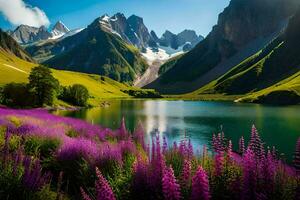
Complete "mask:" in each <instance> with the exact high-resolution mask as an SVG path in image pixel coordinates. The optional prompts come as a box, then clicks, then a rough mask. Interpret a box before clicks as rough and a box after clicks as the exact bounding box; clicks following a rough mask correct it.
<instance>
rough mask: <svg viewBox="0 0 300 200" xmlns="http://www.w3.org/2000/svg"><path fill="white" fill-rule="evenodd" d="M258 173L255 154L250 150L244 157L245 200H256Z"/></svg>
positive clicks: (243, 190)
mask: <svg viewBox="0 0 300 200" xmlns="http://www.w3.org/2000/svg"><path fill="white" fill-rule="evenodd" d="M256 172H257V168H256V162H255V154H254V153H253V151H252V150H251V149H250V148H248V149H247V151H246V152H245V154H244V155H243V177H242V181H243V182H242V196H243V199H245V200H247V199H249V200H251V199H255V196H256V183H257V174H256Z"/></svg>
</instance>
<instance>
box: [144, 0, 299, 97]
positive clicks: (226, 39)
mask: <svg viewBox="0 0 300 200" xmlns="http://www.w3.org/2000/svg"><path fill="white" fill-rule="evenodd" d="M298 5H299V1H297V0H243V1H241V0H231V2H230V4H229V6H228V7H227V8H225V10H224V11H223V12H222V13H221V14H220V15H219V19H218V23H217V25H216V26H214V27H213V29H212V31H211V32H210V33H209V35H208V36H207V37H206V38H205V39H204V40H203V41H202V42H200V43H199V44H198V45H197V46H196V47H195V48H194V49H193V50H191V51H189V52H188V53H186V54H185V55H184V56H182V57H181V58H179V59H178V60H177V61H176V62H173V63H174V65H173V66H172V67H171V69H170V70H168V71H167V72H166V73H164V74H163V75H162V76H161V77H160V78H159V79H157V80H156V81H154V82H153V83H151V84H149V85H148V86H146V87H147V88H155V89H157V90H158V91H160V92H163V93H170V94H171V93H186V92H191V91H194V90H196V89H198V88H200V87H202V86H204V85H206V84H207V83H209V82H210V81H213V80H215V79H217V78H218V77H220V76H222V75H223V74H225V73H226V72H228V71H229V70H230V69H231V68H233V67H234V66H236V65H238V64H239V63H240V62H242V61H243V60H244V59H246V58H247V57H249V56H251V55H253V54H254V53H256V52H258V51H259V50H260V49H262V48H263V47H264V46H266V45H268V44H269V43H270V42H272V41H273V40H274V38H276V37H277V36H278V35H279V34H280V33H281V32H282V30H283V29H284V28H285V26H286V24H287V20H288V18H289V17H290V16H291V15H293V13H294V12H295V10H296V8H297V7H298Z"/></svg>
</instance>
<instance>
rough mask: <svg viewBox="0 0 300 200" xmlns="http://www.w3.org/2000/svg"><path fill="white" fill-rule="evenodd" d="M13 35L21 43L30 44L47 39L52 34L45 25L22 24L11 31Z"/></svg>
mask: <svg viewBox="0 0 300 200" xmlns="http://www.w3.org/2000/svg"><path fill="white" fill-rule="evenodd" d="M11 36H12V37H13V38H14V39H15V40H16V41H17V42H18V43H20V44H28V43H32V42H36V41H39V40H46V39H48V38H50V37H51V36H52V35H51V33H49V32H48V31H47V29H46V28H45V27H44V26H42V27H40V28H36V27H31V26H27V25H20V26H18V27H17V28H16V29H15V30H14V31H13V32H11Z"/></svg>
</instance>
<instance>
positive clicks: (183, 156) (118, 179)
mask: <svg viewBox="0 0 300 200" xmlns="http://www.w3.org/2000/svg"><path fill="white" fill-rule="evenodd" d="M251 132H252V133H251V137H250V138H251V139H250V141H245V140H244V139H243V137H241V139H240V141H239V147H238V148H235V149H238V150H237V151H233V147H232V142H231V140H230V139H227V138H226V137H225V135H224V133H219V134H217V135H213V136H212V142H211V144H207V147H206V146H204V148H203V149H201V150H198V149H193V146H192V145H191V141H190V139H189V138H188V137H186V138H185V139H184V140H182V141H181V142H180V143H178V144H177V143H174V144H168V141H167V140H166V139H165V138H163V140H161V139H160V137H159V136H158V135H156V136H154V137H153V139H152V143H151V144H147V143H145V140H144V131H143V127H142V126H141V125H139V126H138V127H137V128H136V129H135V131H133V133H131V132H129V131H128V130H127V129H126V126H125V122H124V120H122V122H121V126H120V128H119V129H117V130H110V129H107V128H103V127H100V126H98V125H92V124H89V123H87V122H85V121H81V120H77V119H72V118H65V117H59V116H55V115H52V114H49V113H48V112H47V111H46V110H42V109H35V110H13V109H6V108H0V160H1V162H0V199H51V200H52V199H53V200H64V199H84V200H92V199H96V200H113V199H149V200H160V199H162V200H163V199H165V200H177V199H191V200H198V199H199V200H207V199H216V200H219V199H233V200H234V199H245V200H246V199H249V200H255V199H257V200H264V199H299V198H300V140H298V142H296V141H295V147H296V148H295V159H294V164H293V165H288V164H286V163H284V162H283V161H282V160H281V159H280V158H279V155H280V154H279V153H280V152H277V151H276V149H275V148H274V147H272V148H268V147H265V145H264V143H263V141H262V140H261V138H260V135H259V133H258V131H257V130H256V128H255V127H254V126H253V127H252V131H251ZM296 143H297V144H296ZM208 147H211V148H208Z"/></svg>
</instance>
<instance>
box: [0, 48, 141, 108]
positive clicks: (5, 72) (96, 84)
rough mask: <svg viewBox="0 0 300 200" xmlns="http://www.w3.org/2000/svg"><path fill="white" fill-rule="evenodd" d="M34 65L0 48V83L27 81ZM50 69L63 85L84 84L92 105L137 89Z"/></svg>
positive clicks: (101, 78)
mask: <svg viewBox="0 0 300 200" xmlns="http://www.w3.org/2000/svg"><path fill="white" fill-rule="evenodd" d="M35 66H37V64H35V63H30V62H26V61H24V60H21V59H19V58H17V57H15V56H13V55H11V54H9V53H7V52H5V51H3V50H0V77H1V78H0V85H4V84H7V83H10V82H16V83H20V82H28V75H29V73H30V71H31V69H32V68H33V67H35ZM52 71H53V75H54V77H55V78H57V79H58V80H59V82H60V84H61V85H63V86H68V85H73V84H75V83H79V84H82V85H84V86H86V87H87V88H88V90H89V92H90V95H91V97H92V98H90V100H89V104H91V105H93V106H96V105H99V104H100V101H101V100H102V99H111V98H130V96H129V95H128V94H126V93H124V92H122V90H123V91H124V90H137V88H134V87H131V86H128V85H126V84H122V83H119V82H117V81H114V80H112V79H110V78H107V77H104V76H99V75H91V74H84V73H78V72H70V71H63V70H54V69H53V70H52ZM57 103H58V104H60V105H61V104H63V103H62V102H61V101H57Z"/></svg>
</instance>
